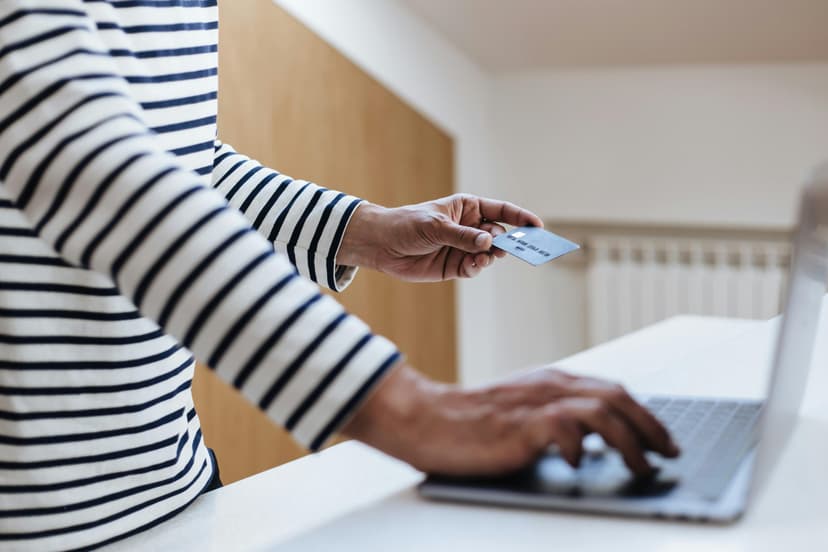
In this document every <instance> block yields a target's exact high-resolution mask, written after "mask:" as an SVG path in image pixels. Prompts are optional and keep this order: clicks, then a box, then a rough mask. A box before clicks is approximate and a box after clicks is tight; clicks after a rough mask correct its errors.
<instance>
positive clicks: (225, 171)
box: [212, 141, 361, 291]
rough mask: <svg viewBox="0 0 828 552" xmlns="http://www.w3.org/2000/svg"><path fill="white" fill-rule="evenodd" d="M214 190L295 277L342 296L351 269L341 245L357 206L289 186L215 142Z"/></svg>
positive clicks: (345, 198) (298, 184)
mask: <svg viewBox="0 0 828 552" xmlns="http://www.w3.org/2000/svg"><path fill="white" fill-rule="evenodd" d="M212 184H213V187H214V188H216V190H218V191H219V192H220V193H221V194H222V195H224V197H225V198H226V199H227V200H228V201H229V202H230V204H231V205H232V206H233V207H235V208H236V209H237V210H239V211H240V212H241V213H242V214H244V216H245V217H246V218H247V219H248V221H249V222H250V224H251V225H252V226H253V227H254V228H255V229H256V230H257V231H258V232H259V233H260V234H261V235H263V236H264V237H265V238H266V239H268V240H269V241H270V242H271V243H273V244H274V246H275V247H276V249H277V250H278V251H279V252H281V253H284V254H285V255H286V256H287V258H288V260H289V261H290V262H291V263H292V264H293V265H294V266H295V267H296V269H297V270H298V271H299V273H300V274H302V275H303V276H305V277H307V278H308V279H310V280H312V281H314V282H317V283H319V284H321V285H324V286H326V287H328V288H330V289H334V290H337V291H341V290H342V289H344V288H345V287H347V285H348V284H349V283H350V281H351V280H352V279H353V276H354V274H355V269H354V268H348V267H356V266H358V265H356V264H350V263H348V262H344V261H342V260H341V259H340V258H339V256H340V244H341V242H342V239H343V235H344V234H346V228H347V227H349V226H350V224H349V222H350V220H351V217H352V216H353V214H354V212H355V211H356V210H357V207H358V206H359V205H360V202H361V200H360V199H358V198H356V197H353V196H349V195H347V194H344V193H341V192H338V191H335V190H328V189H326V188H323V187H321V186H318V185H316V184H314V183H312V182H306V181H303V180H294V179H292V178H290V177H288V176H286V175H283V174H280V173H279V172H277V171H275V170H273V169H269V168H267V167H264V166H262V165H261V164H260V163H259V162H258V161H256V160H253V159H250V158H249V157H247V156H245V155H242V154H240V153H238V152H236V151H235V150H233V148H232V147H230V146H229V145H227V144H222V143H221V142H219V141H216V148H215V154H214V167H213V182H212Z"/></svg>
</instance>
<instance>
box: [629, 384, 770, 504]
mask: <svg viewBox="0 0 828 552" xmlns="http://www.w3.org/2000/svg"><path fill="white" fill-rule="evenodd" d="M644 404H645V405H646V406H647V408H649V409H650V410H651V411H652V412H653V414H654V415H655V416H656V417H657V418H658V419H659V420H661V421H662V423H663V424H664V425H665V426H666V427H667V428H668V429H669V430H670V433H671V434H672V435H673V438H674V439H675V440H676V442H677V443H678V444H679V446H680V447H681V450H682V454H681V456H680V457H679V458H678V459H676V460H667V461H662V462H660V464H661V467H662V470H664V471H666V472H667V473H668V474H674V475H676V476H677V477H679V478H680V480H681V481H682V486H684V487H685V488H689V489H691V490H693V491H695V492H698V493H699V494H701V495H702V496H704V497H705V498H708V499H711V500H713V499H716V498H718V496H719V495H720V494H721V492H722V491H723V490H724V487H725V485H726V483H727V482H728V481H729V480H730V478H731V477H732V476H733V474H734V473H735V471H736V469H737V468H738V467H739V464H740V462H741V460H742V458H743V457H744V455H745V454H746V453H747V452H748V451H749V450H750V449H751V448H752V447H753V446H754V445H755V444H756V439H757V434H756V427H757V422H758V420H759V413H760V412H761V409H762V403H761V402H758V401H757V402H750V401H733V400H715V399H689V398H673V397H650V398H648V399H646V400H645V401H644Z"/></svg>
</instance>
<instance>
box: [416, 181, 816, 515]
mask: <svg viewBox="0 0 828 552" xmlns="http://www.w3.org/2000/svg"><path fill="white" fill-rule="evenodd" d="M793 245H794V253H793V259H792V263H791V273H790V279H789V284H788V289H787V296H786V300H785V308H784V312H783V315H782V321H781V325H780V330H779V334H778V341H777V344H776V351H775V355H774V358H773V366H772V369H771V377H770V382H769V384H768V392H767V394H766V399H765V400H764V401H750V400H741V399H738V400H737V399H732V400H731V399H721V398H710V397H677V396H650V397H639V399H640V400H642V402H643V403H644V404H645V405H647V406H648V407H649V408H650V409H651V410H652V412H653V413H654V414H655V415H656V416H657V417H658V418H659V419H661V420H662V422H664V424H665V425H666V426H667V427H668V428H669V429H670V431H671V433H672V434H673V437H674V439H675V440H676V441H677V442H678V444H679V446H680V447H681V449H682V455H681V456H680V457H679V458H677V459H674V460H671V459H664V458H660V457H657V456H656V455H654V454H652V455H650V453H648V457H649V458H650V459H651V460H652V461H653V464H654V465H655V466H656V467H657V468H658V470H657V472H656V474H655V475H654V476H652V477H648V478H646V479H640V478H639V479H637V478H634V477H633V476H632V475H631V474H630V472H629V471H628V470H627V469H626V468H625V467H624V464H623V461H622V460H621V457H620V455H619V454H618V453H617V452H615V451H613V450H611V449H608V448H607V447H605V446H604V445H603V443H602V441H601V440H600V437H598V436H597V435H591V436H588V437H587V438H586V439H585V441H584V450H585V452H586V453H585V455H584V458H583V460H582V463H581V465H580V466H579V467H578V468H577V469H573V468H571V467H570V466H569V465H568V464H567V463H566V462H565V461H564V460H563V459H562V458H561V457H560V455H558V454H557V453H555V452H554V450H552V449H550V451H549V452H548V453H547V454H545V455H544V456H543V457H541V458H540V459H539V460H537V461H536V462H535V463H534V464H533V465H531V466H529V467H527V468H525V469H522V470H520V471H518V472H514V473H510V474H507V475H504V476H501V477H494V478H457V477H443V476H436V475H431V476H429V477H427V478H426V480H425V481H424V482H423V483H422V484H421V485H420V487H419V492H420V494H421V495H422V496H424V497H427V498H431V499H438V500H455V501H464V502H476V503H486V504H496V505H503V506H518V507H529V508H547V509H557V510H566V511H579V512H594V513H603V514H618V515H629V516H638V517H658V518H670V519H683V520H692V521H712V522H721V523H724V522H730V521H734V520H736V519H738V518H739V517H740V516H741V515H742V514H743V513H744V511H745V509H746V507H747V504H748V503H749V502H750V497H751V496H753V494H754V491H755V490H757V489H758V488H760V487H761V485H762V484H763V483H764V482H765V480H766V479H767V477H768V473H769V471H770V470H771V469H772V467H773V465H774V464H775V462H776V459H777V458H778V456H779V454H780V453H781V451H782V450H783V449H784V447H785V445H786V444H787V440H788V439H789V437H790V435H791V434H792V433H793V429H794V425H795V423H796V420H797V416H798V412H799V407H800V404H801V402H802V397H803V395H804V392H805V385H806V381H807V377H808V372H809V369H810V363H811V355H812V350H813V346H814V341H815V338H816V332H817V326H818V324H819V316H820V311H821V303H822V298H823V295H824V294H825V291H826V282H827V281H828V165H825V166H824V167H822V168H821V169H820V170H818V171H816V173H815V174H814V177H813V178H812V180H811V181H810V182H809V184H808V185H807V186H806V187H805V190H804V193H803V196H802V201H801V208H800V215H799V224H798V229H797V232H796V235H795V237H794V244H793Z"/></svg>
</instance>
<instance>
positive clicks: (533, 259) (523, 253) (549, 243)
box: [492, 226, 581, 266]
mask: <svg viewBox="0 0 828 552" xmlns="http://www.w3.org/2000/svg"><path fill="white" fill-rule="evenodd" d="M492 244H493V245H494V246H495V247H497V248H498V249H502V250H503V251H506V252H507V253H511V254H512V255H514V256H515V257H517V258H518V259H522V260H524V261H526V262H527V263H529V264H530V265H533V266H538V265H542V264H543V263H546V262H549V261H551V260H553V259H557V258H558V257H561V256H563V255H566V254H567V253H569V252H571V251H575V250H576V249H580V248H581V246H579V245H578V244H577V243H573V242H571V241H569V240H568V239H566V238H562V237H561V236H559V235H557V234H553V233H552V232H549V231H548V230H544V229H543V228H537V227H535V226H525V227H523V228H513V229H512V230H510V231H509V232H506V233H505V234H501V235H499V236H497V237H496V238H495V239H494V240H493V241H492Z"/></svg>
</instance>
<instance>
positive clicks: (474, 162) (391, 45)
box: [274, 0, 497, 382]
mask: <svg viewBox="0 0 828 552" xmlns="http://www.w3.org/2000/svg"><path fill="white" fill-rule="evenodd" d="M274 1H275V2H276V4H278V5H280V6H281V7H283V8H284V9H286V10H287V11H288V12H290V13H291V14H293V15H294V16H295V17H296V18H297V19H299V20H300V21H302V22H303V23H304V24H305V25H307V26H308V27H309V28H310V29H312V30H313V31H315V32H316V33H317V34H318V35H319V36H321V37H322V38H323V39H325V40H326V41H327V42H329V43H330V44H331V45H333V46H334V47H336V48H337V49H338V50H339V51H340V52H342V53H343V54H344V55H345V56H347V57H348V58H349V59H351V60H352V61H353V62H354V63H356V64H357V65H359V66H360V67H361V68H362V69H363V70H365V71H366V72H367V73H368V74H370V75H372V76H373V77H374V78H376V79H377V80H378V81H380V82H381V83H383V85H385V86H386V87H387V88H389V89H390V90H391V91H393V92H395V93H396V94H397V95H399V96H400V97H401V98H403V99H404V100H405V101H407V102H408V103H409V104H410V105H412V106H413V107H414V108H416V109H417V110H419V111H420V112H421V113H423V114H424V115H425V116H426V117H428V118H430V119H431V120H432V121H433V122H434V123H435V124H437V125H438V126H440V127H441V128H443V129H445V130H446V132H448V133H449V134H450V135H451V136H452V137H453V138H454V145H455V172H456V174H455V183H456V189H457V191H468V192H474V193H478V194H483V195H497V187H496V180H495V163H494V160H493V148H492V142H491V140H492V137H493V132H492V127H491V121H490V113H491V106H490V93H491V89H492V82H491V77H490V76H489V75H487V74H486V73H484V72H483V71H481V70H480V68H478V67H477V65H475V64H474V63H473V62H472V61H471V60H469V59H468V58H467V57H465V56H464V55H463V54H462V53H461V52H460V51H459V50H457V49H456V48H455V47H454V46H453V45H451V44H450V43H449V42H447V41H446V40H445V39H444V38H443V37H442V36H440V35H439V34H437V33H436V32H434V31H433V30H432V29H431V28H430V27H429V26H428V25H427V24H425V23H424V22H423V21H422V20H420V19H419V18H418V17H416V16H415V15H413V14H412V13H411V12H409V11H408V10H407V9H406V8H405V7H404V6H402V5H401V4H400V3H399V2H397V1H396V0H348V1H347V2H343V1H342V0H274ZM493 286H494V274H492V273H486V274H484V275H483V276H481V277H479V278H477V279H475V280H473V281H466V282H462V283H460V285H458V294H457V295H458V319H459V328H458V329H459V332H458V336H459V347H458V349H459V356H460V359H459V361H460V366H459V372H460V377H461V379H462V380H463V381H466V382H475V381H481V380H485V379H488V377H489V376H490V374H491V373H492V372H491V371H492V369H493V367H494V362H493V360H492V359H493V358H494V351H495V349H494V347H493V342H492V339H491V337H492V332H493V329H494V328H493V325H492V324H491V323H490V321H492V320H493V319H494V317H495V312H494V310H493V309H494V304H493V302H492V301H491V297H492V296H493V291H494V287H493Z"/></svg>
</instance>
